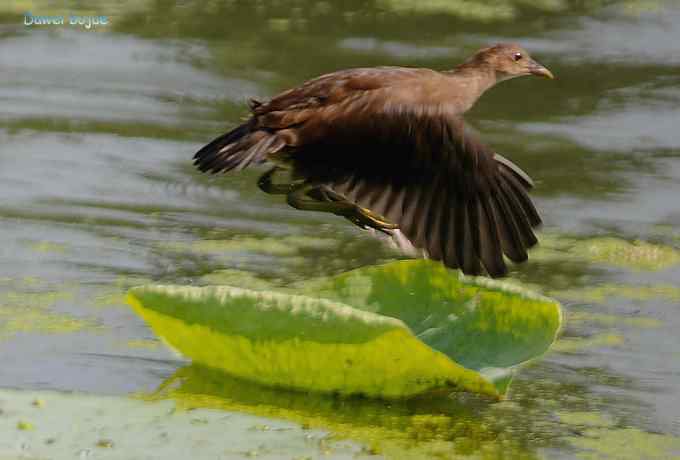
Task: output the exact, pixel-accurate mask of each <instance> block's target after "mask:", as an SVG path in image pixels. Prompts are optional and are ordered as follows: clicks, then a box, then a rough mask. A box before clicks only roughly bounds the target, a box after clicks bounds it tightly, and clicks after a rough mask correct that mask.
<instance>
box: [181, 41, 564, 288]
mask: <svg viewBox="0 0 680 460" xmlns="http://www.w3.org/2000/svg"><path fill="white" fill-rule="evenodd" d="M522 75H540V76H545V77H549V78H552V74H551V73H550V72H549V71H548V70H547V69H546V68H545V67H543V66H541V65H540V64H538V63H536V62H535V61H533V60H532V59H531V58H530V57H529V55H528V53H527V52H526V51H524V50H523V49H521V48H520V47H519V46H517V45H512V44H500V45H496V46H494V47H491V48H485V49H483V50H480V51H479V52H477V53H476V54H475V55H474V56H472V57H471V58H470V59H469V60H468V61H466V62H464V63H463V64H461V65H459V66H458V67H456V68H455V69H453V70H451V71H445V72H438V71H434V70H430V69H421V68H402V67H376V68H360V69H349V70H341V71H338V72H334V73H330V74H327V75H323V76H321V77H318V78H315V79H313V80H309V81H307V82H306V83H304V84H303V85H301V86H299V87H297V88H293V89H290V90H288V91H285V92H283V93H281V94H279V95H277V96H275V97H273V98H272V99H271V100H269V101H268V102H258V101H254V100H253V101H251V103H250V109H251V112H252V116H251V117H250V119H249V120H248V121H247V122H245V123H244V124H242V125H240V126H238V127H237V128H235V129H234V130H232V131H230V132H228V133H227V134H224V135H222V136H220V137H218V138H217V139H215V140H214V141H212V142H211V143H210V144H208V145H206V146H205V147H203V148H202V149H201V150H200V151H199V152H198V153H197V154H196V156H195V157H194V160H195V164H196V165H197V167H198V168H199V169H200V170H201V171H210V172H212V173H216V172H219V171H230V170H232V169H236V170H240V169H243V168H245V167H247V166H249V165H251V164H258V163H263V162H266V161H269V162H272V163H274V164H275V165H276V166H275V167H274V169H272V170H271V171H269V172H268V173H267V174H265V176H263V177H262V179H261V180H260V186H261V188H262V189H263V190H265V191H267V192H269V193H281V194H287V195H288V202H289V204H291V205H292V206H294V207H296V208H299V209H308V210H322V211H328V212H333V213H335V214H338V215H342V216H344V217H346V218H347V219H349V220H350V221H352V222H353V223H355V224H357V225H359V226H362V227H365V228H368V227H371V228H374V229H377V230H380V231H383V232H385V233H388V234H392V235H395V236H400V237H401V236H402V235H403V236H404V237H405V239H406V240H408V241H409V242H410V243H411V244H412V245H413V246H414V247H415V248H418V249H422V250H423V251H424V252H425V253H426V255H427V256H428V257H430V258H432V259H435V260H441V261H442V262H443V263H444V264H445V265H446V266H448V267H451V268H460V269H461V270H462V271H463V272H464V273H466V274H473V275H477V274H481V273H483V272H486V273H488V274H489V275H490V276H493V277H497V276H502V275H504V274H505V273H506V272H507V267H506V265H505V262H504V259H503V254H505V255H506V256H507V257H508V258H509V259H510V260H512V261H513V262H523V261H525V260H526V259H527V249H528V248H530V247H532V246H533V245H535V244H536V242H537V240H536V237H535V236H534V232H533V230H532V229H533V228H534V227H536V226H537V225H539V224H540V223H541V219H540V217H539V216H538V213H537V212H536V209H535V208H534V205H533V204H532V202H531V199H530V198H529V196H528V193H527V191H528V190H529V189H530V188H531V187H532V185H533V184H532V181H531V179H530V178H529V176H528V175H527V174H525V173H524V172H523V171H522V170H521V169H519V168H518V167H517V166H515V165H514V164H513V163H511V162H510V161H509V160H507V159H505V158H503V157H501V156H500V155H498V154H496V153H494V152H493V150H491V149H490V148H489V147H487V146H485V145H484V144H482V143H481V142H480V141H479V140H478V139H477V137H476V136H474V135H473V134H471V133H470V132H468V131H467V130H466V128H465V125H464V121H463V117H462V116H463V114H464V113H465V112H466V111H467V110H468V109H470V108H471V107H472V106H473V105H474V103H475V102H476V101H477V99H478V98H479V97H480V96H481V95H482V94H483V93H484V91H486V90H487V89H489V88H491V87H492V86H493V85H495V84H496V83H498V82H500V81H503V80H506V79H509V78H513V77H518V76H522ZM282 168H285V169H289V170H290V171H291V173H292V177H293V179H294V181H293V182H291V183H289V184H283V185H281V184H279V185H276V184H273V182H272V177H273V175H274V174H275V172H277V171H278V170H279V169H282ZM399 233H401V234H402V235H399ZM402 240H403V237H402Z"/></svg>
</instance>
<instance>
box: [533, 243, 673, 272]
mask: <svg viewBox="0 0 680 460" xmlns="http://www.w3.org/2000/svg"><path fill="white" fill-rule="evenodd" d="M532 256H533V258H534V259H538V260H540V259H548V260H552V259H560V260H563V261H564V260H571V261H574V262H590V263H595V264H602V265H609V266H613V267H620V268H627V269H631V270H637V271H659V270H665V269H667V268H670V267H673V266H675V265H678V264H680V250H678V249H675V248H673V247H670V246H664V245H661V244H654V243H649V242H646V241H639V240H635V241H632V242H631V241H627V240H624V239H620V238H612V237H597V238H587V239H578V238H570V237H567V236H556V235H543V237H542V238H541V246H540V247H539V248H538V249H537V250H536V251H534V252H533V254H532Z"/></svg>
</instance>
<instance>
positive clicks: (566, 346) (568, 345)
mask: <svg viewBox="0 0 680 460" xmlns="http://www.w3.org/2000/svg"><path fill="white" fill-rule="evenodd" d="M623 343H624V338H623V336H622V335H620V334H613V333H602V334H596V335H593V336H590V337H563V338H561V339H560V340H558V341H557V342H556V343H555V344H554V345H553V347H552V349H553V351H556V352H560V353H578V352H581V351H584V350H587V349H589V348H601V347H618V346H621V345H623Z"/></svg>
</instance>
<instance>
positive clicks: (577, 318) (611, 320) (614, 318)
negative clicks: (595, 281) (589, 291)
mask: <svg viewBox="0 0 680 460" xmlns="http://www.w3.org/2000/svg"><path fill="white" fill-rule="evenodd" d="M567 322H568V323H569V324H571V325H575V324H576V323H589V324H598V325H600V326H605V327H613V326H620V325H624V326H630V327H639V328H646V329H651V328H657V327H661V326H662V325H663V322H661V321H659V320H658V319H656V318H650V317H646V316H635V317H631V316H620V315H606V314H603V313H590V312H584V311H572V312H569V313H568V314H567Z"/></svg>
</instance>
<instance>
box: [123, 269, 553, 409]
mask: <svg viewBox="0 0 680 460" xmlns="http://www.w3.org/2000/svg"><path fill="white" fill-rule="evenodd" d="M299 292H300V293H302V294H304V295H296V294H290V293H282V292H270V291H253V290H248V289H242V288H237V287H231V286H209V287H203V288H199V287H181V286H142V287H138V288H133V289H131V290H130V292H129V296H128V299H129V302H130V304H131V305H132V306H133V308H134V309H135V311H137V313H138V314H139V315H140V316H142V318H144V319H145V320H146V321H147V322H148V323H149V324H150V325H151V327H152V328H153V329H154V331H155V332H156V334H157V335H158V336H160V337H162V338H163V339H164V340H166V341H167V342H168V343H169V344H170V345H171V346H173V347H174V348H175V349H177V350H178V351H179V352H180V353H182V354H183V355H185V356H187V357H188V358H191V359H192V360H193V361H194V362H195V363H198V364H202V365H205V366H209V367H212V368H216V369H220V370H222V371H225V372H227V373H229V374H231V375H234V376H237V377H240V378H243V379H247V380H251V381H255V382H258V383H261V384H265V385H270V386H280V387H287V388H296V389H302V390H313V391H323V392H335V393H341V394H357V393H360V394H365V395H368V396H376V397H403V396H411V395H415V394H419V393H423V392H427V391H430V390H435V389H438V388H457V389H462V390H467V391H472V392H477V393H483V394H487V395H492V396H500V395H502V394H504V393H505V391H506V390H507V386H508V384H509V382H510V379H511V376H512V371H513V368H514V367H515V366H517V365H519V364H521V363H523V362H525V361H527V360H529V359H531V358H534V357H536V356H539V355H541V354H542V353H544V352H545V351H546V350H547V349H548V348H549V346H550V345H551V344H552V342H553V341H554V339H555V336H556V333H557V331H558V329H559V326H560V321H561V314H560V309H559V305H558V304H557V303H556V302H555V301H553V300H550V299H548V298H545V297H541V296H538V295H535V294H531V293H529V292H527V291H524V290H523V289H521V288H517V287H511V286H509V285H507V284H502V283H497V282H490V281H488V280H481V279H469V278H464V277H459V276H458V275H457V274H456V273H455V272H451V271H449V270H446V269H444V268H442V267H441V266H440V265H438V264H435V263H431V262H427V261H407V262H395V263H391V264H387V265H382V266H378V267H369V268H364V269H359V270H355V271H352V272H349V273H346V274H343V275H340V276H336V277H332V278H329V279H322V280H316V281H313V282H309V283H305V284H304V285H303V286H300V287H299Z"/></svg>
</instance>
